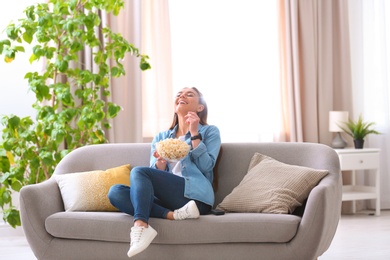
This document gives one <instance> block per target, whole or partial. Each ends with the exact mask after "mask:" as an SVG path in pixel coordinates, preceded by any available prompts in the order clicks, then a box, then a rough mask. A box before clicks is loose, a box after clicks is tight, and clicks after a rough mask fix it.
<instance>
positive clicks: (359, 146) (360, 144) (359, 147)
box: [353, 139, 364, 149]
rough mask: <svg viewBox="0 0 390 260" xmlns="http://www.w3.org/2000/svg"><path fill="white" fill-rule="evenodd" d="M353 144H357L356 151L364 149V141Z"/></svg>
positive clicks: (354, 141)
mask: <svg viewBox="0 0 390 260" xmlns="http://www.w3.org/2000/svg"><path fill="white" fill-rule="evenodd" d="M353 143H354V144H355V149H363V146H364V140H361V139H359V140H353Z"/></svg>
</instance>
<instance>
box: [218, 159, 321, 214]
mask: <svg viewBox="0 0 390 260" xmlns="http://www.w3.org/2000/svg"><path fill="white" fill-rule="evenodd" d="M327 174H328V171H327V170H316V169H312V168H308V167H302V166H297V165H289V164H285V163H282V162H279V161H277V160H275V159H273V158H271V157H268V156H265V155H263V154H260V153H255V154H254V155H253V157H252V159H251V161H250V164H249V167H248V172H247V174H246V175H245V176H244V178H243V180H242V181H241V182H240V184H239V185H238V186H237V187H235V188H234V189H233V191H232V192H231V193H230V194H229V195H227V196H226V197H225V198H224V199H223V201H222V202H221V203H220V204H218V206H217V208H220V209H223V210H225V211H229V212H258V213H260V212H263V213H284V214H285V213H292V212H293V211H294V209H295V208H296V207H298V206H300V205H302V203H303V202H304V200H305V199H306V198H307V197H308V195H309V193H310V191H311V190H312V189H313V187H314V186H316V185H317V184H318V182H319V181H320V180H321V179H322V178H323V177H324V176H326V175H327Z"/></svg>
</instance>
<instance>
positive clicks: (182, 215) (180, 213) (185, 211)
mask: <svg viewBox="0 0 390 260" xmlns="http://www.w3.org/2000/svg"><path fill="white" fill-rule="evenodd" d="M189 215H190V213H189V212H188V206H186V207H185V208H184V209H180V210H176V217H177V218H178V219H185V218H187V217H188V216H189Z"/></svg>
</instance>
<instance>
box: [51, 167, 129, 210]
mask: <svg viewBox="0 0 390 260" xmlns="http://www.w3.org/2000/svg"><path fill="white" fill-rule="evenodd" d="M54 178H55V180H56V181H57V183H58V187H59V188H60V191H61V196H62V200H63V202H64V206H65V210H66V211H117V209H116V208H115V207H114V206H112V205H111V203H110V201H109V200H108V198H107V193H108V190H109V189H110V187H111V186H112V185H114V184H124V185H128V186H130V164H127V165H122V166H118V167H115V168H111V169H107V170H105V171H101V170H97V171H88V172H76V173H69V174H61V175H54Z"/></svg>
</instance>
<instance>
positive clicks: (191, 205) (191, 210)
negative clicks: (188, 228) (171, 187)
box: [173, 200, 200, 220]
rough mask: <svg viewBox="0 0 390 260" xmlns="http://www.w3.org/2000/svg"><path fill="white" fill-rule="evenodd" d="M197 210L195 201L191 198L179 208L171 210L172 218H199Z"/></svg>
mask: <svg viewBox="0 0 390 260" xmlns="http://www.w3.org/2000/svg"><path fill="white" fill-rule="evenodd" d="M199 215H200V214H199V210H198V207H197V206H196V203H195V201H193V200H191V201H190V202H188V203H187V204H186V205H184V206H183V207H181V208H180V209H176V210H175V211H174V212H173V218H174V219H175V220H184V219H189V218H199Z"/></svg>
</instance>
